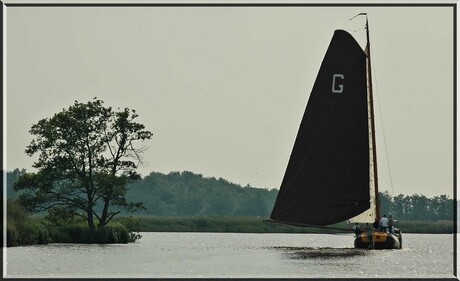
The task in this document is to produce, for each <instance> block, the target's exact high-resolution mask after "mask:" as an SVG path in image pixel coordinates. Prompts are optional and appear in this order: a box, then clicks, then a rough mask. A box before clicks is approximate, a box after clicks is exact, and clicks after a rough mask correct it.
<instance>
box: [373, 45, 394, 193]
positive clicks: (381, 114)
mask: <svg viewBox="0 0 460 281" xmlns="http://www.w3.org/2000/svg"><path fill="white" fill-rule="evenodd" d="M371 56H372V59H374V56H373V54H371ZM372 72H373V74H374V77H375V79H373V80H374V82H375V83H374V88H375V93H376V96H377V105H378V108H379V111H380V123H381V124H382V134H383V143H384V145H385V155H386V158H387V167H388V173H389V176H390V186H391V193H392V194H394V189H393V178H392V176H391V168H390V157H389V156H388V146H387V138H386V135H385V126H384V125H383V124H384V123H383V113H382V107H381V105H380V94H379V91H378V87H377V78H376V73H375V64H374V68H373V69H372Z"/></svg>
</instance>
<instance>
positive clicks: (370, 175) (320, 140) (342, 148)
mask: <svg viewBox="0 0 460 281" xmlns="http://www.w3.org/2000/svg"><path fill="white" fill-rule="evenodd" d="M360 15H366V34H367V45H366V49H365V50H363V49H361V47H360V45H359V44H358V42H356V40H355V39H354V38H353V36H352V35H351V34H349V33H348V32H346V31H344V30H336V31H335V32H334V35H333V37H332V40H331V43H330V44H329V47H328V49H327V51H326V55H325V57H324V59H323V62H322V64H321V67H320V70H319V73H318V76H317V77H316V81H315V83H314V85H313V89H312V92H311V94H310V97H309V100H308V103H307V107H306V109H305V113H304V115H303V118H302V121H301V123H300V127H299V131H298V134H297V137H296V140H295V143H294V147H293V150H292V153H291V156H290V159H289V162H288V166H287V168H286V172H285V174H284V178H283V181H282V183H281V187H280V191H279V193H278V197H277V199H276V202H275V206H274V207H273V211H272V214H271V216H270V219H271V222H276V223H282V224H290V225H294V226H327V225H331V224H334V223H338V222H341V221H346V220H347V221H348V222H350V223H360V224H365V223H367V224H372V223H373V222H374V221H375V220H376V219H377V220H378V221H379V220H380V217H381V216H380V205H379V198H378V176H377V154H376V149H375V147H376V140H375V123H374V105H373V92H372V71H371V56H370V43H369V25H368V20H367V14H364V13H362V14H360ZM401 245H402V236H401V232H400V231H399V230H396V231H394V232H393V231H389V232H386V231H380V230H378V229H377V230H374V229H373V228H371V229H368V230H364V231H362V232H357V234H356V238H355V242H354V246H355V247H356V248H366V249H367V248H372V249H399V248H401Z"/></svg>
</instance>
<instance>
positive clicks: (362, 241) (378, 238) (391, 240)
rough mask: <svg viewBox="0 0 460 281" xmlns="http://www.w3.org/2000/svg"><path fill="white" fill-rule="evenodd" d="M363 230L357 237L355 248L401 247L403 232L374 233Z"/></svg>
mask: <svg viewBox="0 0 460 281" xmlns="http://www.w3.org/2000/svg"><path fill="white" fill-rule="evenodd" d="M369 234H370V233H367V232H362V233H361V234H358V236H357V237H356V238H355V243H354V244H355V248H358V249H401V248H402V236H401V233H400V232H399V233H388V232H380V231H375V232H372V234H370V235H369Z"/></svg>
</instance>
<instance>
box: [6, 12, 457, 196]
mask: <svg viewBox="0 0 460 281" xmlns="http://www.w3.org/2000/svg"><path fill="white" fill-rule="evenodd" d="M360 12H367V13H368V15H369V24H370V32H371V34H370V36H371V48H372V49H371V50H372V60H373V61H372V62H373V72H374V73H373V75H374V86H375V88H374V89H375V94H376V95H377V98H376V104H375V107H376V114H377V119H376V122H377V131H378V132H377V146H378V147H377V148H378V160H379V177H380V187H381V190H388V191H390V192H391V193H393V194H394V195H397V194H399V193H403V194H413V193H423V194H425V195H428V196H434V195H439V194H448V195H449V196H450V197H452V195H453V176H454V174H453V107H454V105H453V97H454V93H453V9H452V8H441V7H430V8H428V7H410V8H404V7H385V8H380V7H378V8H376V7H374V8H368V7H363V8H354V7H342V8H339V7H231V8H229V7H220V8H215V7H192V8H190V7H168V8H165V7H142V8H137V7H78V8H75V7H8V8H7V20H6V22H7V26H6V30H7V37H6V38H7V73H6V75H7V95H6V110H7V113H6V118H7V119H6V128H5V130H6V141H7V146H6V148H7V155H6V156H4V157H5V158H6V168H7V169H8V170H13V169H14V168H26V169H27V170H28V171H33V169H32V167H31V166H32V163H33V161H35V160H36V159H37V158H36V157H32V158H30V157H28V156H27V155H26V154H25V152H24V150H25V147H26V146H27V145H28V144H29V143H30V141H31V140H32V136H31V135H29V133H28V131H29V129H30V127H31V126H32V124H34V123H36V122H37V121H38V120H39V119H42V118H46V117H51V116H52V115H53V114H54V113H56V112H58V111H61V110H62V109H63V108H67V107H68V106H69V105H71V104H73V102H74V101H75V100H78V101H80V102H86V101H88V100H90V99H92V98H93V97H96V96H97V97H98V98H100V99H102V100H103V101H104V102H105V105H107V106H113V107H114V108H117V107H120V108H124V107H129V108H133V109H136V111H137V112H138V113H139V115H140V117H139V121H140V122H142V123H144V124H145V125H146V127H147V129H149V130H151V131H152V132H153V133H154V137H153V139H152V140H150V141H147V142H146V143H145V144H146V145H147V146H149V147H150V148H149V150H148V151H147V152H146V153H145V154H144V160H145V162H146V164H147V165H146V166H144V167H141V168H140V169H139V171H140V172H141V174H142V175H143V176H145V175H148V174H149V173H150V172H151V171H159V172H163V173H168V172H170V171H183V170H188V171H192V172H195V173H201V174H203V175H204V176H214V177H222V178H225V179H227V180H230V181H232V182H234V183H238V184H241V185H246V184H250V185H252V186H255V187H264V188H279V185H280V183H281V180H282V177H283V174H284V171H285V168H286V165H287V162H288V159H289V156H290V153H291V149H292V146H293V144H294V140H295V136H296V134H297V129H298V127H299V124H300V120H301V117H302V115H303V111H304V109H305V106H306V103H307V100H308V96H309V93H310V91H311V89H312V86H313V83H314V80H315V78H316V75H317V71H318V69H319V67H320V64H321V61H322V59H323V56H324V54H325V52H326V49H327V47H328V45H329V42H330V39H331V37H332V34H333V32H334V30H335V29H346V30H348V31H349V32H350V33H353V35H354V36H355V38H356V39H357V40H358V41H359V42H360V43H361V45H362V46H364V44H365V30H364V24H365V17H358V18H355V19H354V20H353V21H351V22H350V21H349V19H350V18H351V17H353V16H355V15H356V14H358V13H360ZM382 119H383V126H382V122H381V121H382ZM383 131H384V132H385V139H386V144H385V141H384V139H383V133H382V132H383ZM387 153H388V158H387V156H386V155H387ZM388 159H389V163H390V167H391V180H390V176H389V175H390V173H389V168H388V161H387V160H388ZM391 181H392V183H393V184H392V185H391Z"/></svg>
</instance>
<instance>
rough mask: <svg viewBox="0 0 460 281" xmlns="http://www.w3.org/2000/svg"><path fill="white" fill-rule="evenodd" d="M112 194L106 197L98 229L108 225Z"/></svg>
mask: <svg viewBox="0 0 460 281" xmlns="http://www.w3.org/2000/svg"><path fill="white" fill-rule="evenodd" d="M111 198H112V193H109V194H108V195H107V197H104V209H102V215H101V220H100V221H99V224H98V227H103V226H105V225H106V224H107V215H108V213H109V205H110V200H111Z"/></svg>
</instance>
